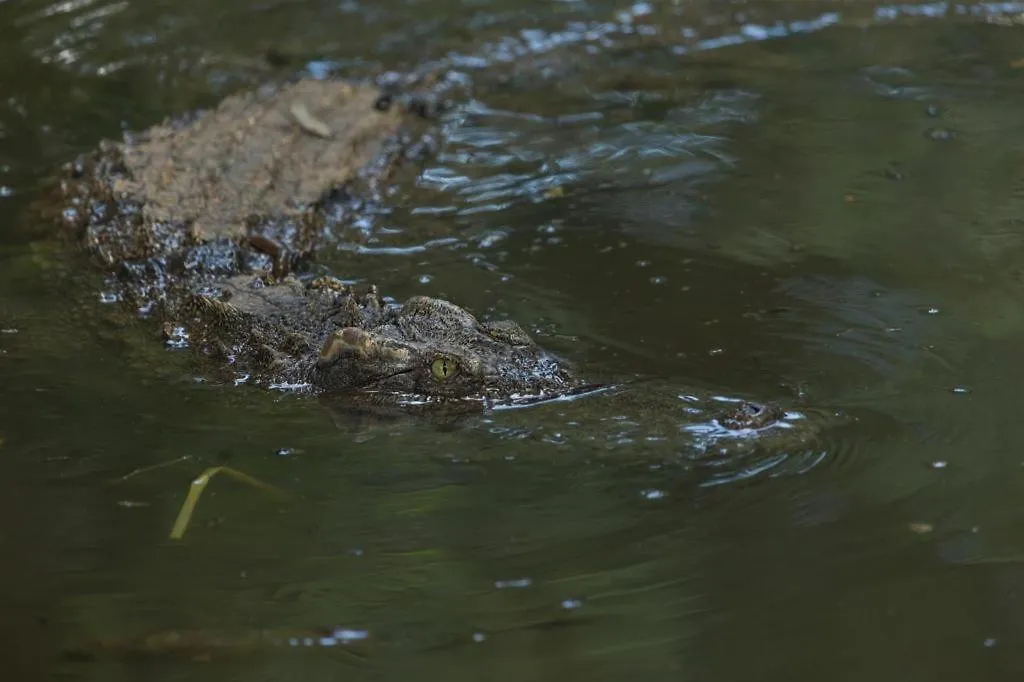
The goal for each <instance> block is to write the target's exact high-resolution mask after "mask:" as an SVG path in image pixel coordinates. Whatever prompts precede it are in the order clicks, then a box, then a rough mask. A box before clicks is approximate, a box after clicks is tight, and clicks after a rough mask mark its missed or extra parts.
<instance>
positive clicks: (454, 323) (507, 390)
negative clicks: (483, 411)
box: [313, 296, 585, 404]
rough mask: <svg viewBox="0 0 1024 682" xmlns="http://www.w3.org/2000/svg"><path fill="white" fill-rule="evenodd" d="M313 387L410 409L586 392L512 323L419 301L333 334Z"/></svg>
mask: <svg viewBox="0 0 1024 682" xmlns="http://www.w3.org/2000/svg"><path fill="white" fill-rule="evenodd" d="M313 383H314V385H316V386H317V387H319V388H321V389H322V390H324V391H325V392H328V393H334V394H338V393H358V394H361V395H363V396H373V397H374V399H375V400H376V401H379V402H390V401H393V400H397V401H399V402H403V403H407V404H417V403H437V402H444V403H451V402H453V401H471V402H482V403H487V404H493V403H521V402H531V401H536V400H543V399H546V398H551V397H557V396H561V395H566V394H569V393H573V392H576V391H579V390H581V389H583V388H585V384H584V383H583V381H581V380H580V378H579V377H577V376H576V375H575V373H574V372H573V371H572V370H571V369H570V368H569V367H568V366H566V365H565V364H564V363H563V361H561V360H560V359H558V358H556V357H555V356H554V355H552V354H550V353H548V352H547V351H545V350H543V349H542V348H540V347H539V346H538V345H537V344H536V343H534V341H533V339H531V338H530V336H529V335H528V334H527V333H526V332H525V331H523V329H522V328H521V327H520V326H519V325H518V324H516V323H515V322H511V321H499V322H481V321H479V320H477V319H476V317H474V316H473V315H472V314H471V313H469V312H468V311H466V310H465V309H463V308H461V307H459V306H457V305H455V304H454V303H450V302H448V301H444V300H441V299H436V298H429V297H426V296H416V297H413V298H410V299H409V300H408V301H406V303H405V304H404V305H402V306H400V307H396V308H392V309H389V310H387V311H386V312H384V313H383V314H381V315H380V316H379V317H378V318H377V319H376V320H374V322H373V323H372V324H363V325H360V326H346V327H342V328H339V329H335V330H334V331H332V332H331V333H330V334H329V335H328V336H327V338H326V340H325V341H324V343H323V346H322V348H321V350H320V354H319V357H318V358H317V360H316V366H315V369H314V371H313Z"/></svg>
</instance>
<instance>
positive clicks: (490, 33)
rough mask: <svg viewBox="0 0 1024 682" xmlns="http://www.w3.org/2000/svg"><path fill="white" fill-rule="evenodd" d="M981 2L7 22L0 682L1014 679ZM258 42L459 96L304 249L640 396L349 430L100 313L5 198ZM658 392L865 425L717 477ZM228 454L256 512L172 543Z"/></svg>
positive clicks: (1010, 427) (186, 6)
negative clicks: (514, 324) (499, 320)
mask: <svg viewBox="0 0 1024 682" xmlns="http://www.w3.org/2000/svg"><path fill="white" fill-rule="evenodd" d="M933 9H934V8H933ZM989 9H990V10H992V12H994V11H995V10H999V11H1002V12H1003V14H1000V15H995V14H993V13H992V12H990V13H989V14H987V15H986V14H984V13H983V12H982V11H981V10H980V9H978V8H977V7H975V9H973V10H970V9H969V10H965V11H957V10H956V9H955V8H953V9H951V10H950V12H949V15H948V16H947V17H945V18H935V17H934V16H930V14H934V11H932V12H930V13H929V12H926V11H922V10H917V11H916V12H914V11H910V10H907V9H906V8H904V11H903V12H902V14H900V13H899V12H895V11H894V10H892V8H888V9H886V8H884V7H883V8H880V9H878V8H876V7H875V6H873V5H872V6H867V5H864V4H857V3H850V4H840V3H824V4H816V3H814V2H810V1H807V2H794V3H792V4H784V3H773V2H760V3H752V4H749V5H745V4H743V3H730V4H725V3H689V4H685V5H677V4H674V3H652V4H651V5H650V6H648V5H644V4H637V5H634V6H633V7H632V8H630V6H629V5H628V4H625V3H623V4H620V5H616V4H614V3H610V2H594V3H587V2H538V1H532V2H528V3H512V2H506V1H505V0H494V1H491V2H488V1H486V0H465V1H463V2H454V1H452V0H422V1H417V2H413V1H411V0H407V1H405V2H398V1H396V0H388V1H387V2H375V3H369V2H361V1H359V0H345V1H344V2H341V3H338V2H329V3H328V2H310V1H303V2H280V1H278V2H274V1H273V0H268V1H267V2H251V1H250V2H242V1H233V0H232V1H228V0H224V1H222V2H217V3H209V2H178V3H167V2H149V3H141V2H136V3H131V2H120V3H118V2H108V3H103V2H90V1H89V0H81V1H78V2H67V3H55V4H51V5H48V4H46V3H45V2H39V1H36V0H29V1H26V2H13V1H10V0H9V1H8V2H6V3H0V35H3V36H5V37H4V38H3V40H0V95H2V97H0V188H2V189H0V195H2V196H0V330H2V332H0V379H2V382H3V391H2V393H0V437H2V438H3V442H2V444H0V486H2V493H3V494H0V510H2V512H3V522H2V524H0V556H2V559H0V581H2V582H0V584H2V585H3V589H0V614H2V615H0V670H2V671H3V673H2V674H3V679H8V680H26V681H28V680H45V679H75V680H139V679H145V680H178V679H189V680H247V681H250V680H295V679H311V680H320V679H330V680H336V679H371V678H372V679H403V678H405V679H407V678H410V677H414V678H416V679H450V680H481V679H486V680H516V681H521V680H555V679H565V680H587V681H589V680H625V679H634V678H639V677H643V678H644V679H650V680H673V681H674V682H675V681H680V680H695V681H696V680H714V681H716V682H721V681H725V680H737V681H739V680H743V681H747V680H764V681H771V682H775V681H779V682H783V681H786V682H791V681H793V680H811V679H815V680H816V679H829V680H866V679H870V680H875V681H877V680H890V679H891V680H901V681H903V680H929V681H944V680H950V681H952V680H957V681H960V680H967V679H971V680H975V679H978V680H1000V679H1007V680H1010V679H1020V675H1021V674H1024V653H1022V652H1024V647H1022V645H1024V618H1022V616H1021V613H1022V609H1021V595H1022V591H1024V535H1022V534H1021V533H1020V530H1019V528H1020V523H1019V520H1020V518H1021V517H1022V516H1024V503H1022V500H1024V497H1022V495H1021V492H1022V490H1024V468H1022V467H1024V448H1022V445H1024V436H1021V434H1020V433H1019V432H1018V431H1017V426H1018V425H1019V422H1020V416H1019V415H1020V412H1019V407H1020V405H1021V399H1020V385H1021V378H1022V377H1024V361H1022V360H1021V352H1020V351H1021V348H1022V341H1024V290H1022V287H1024V281H1022V275H1024V269H1022V268H1024V143H1022V140H1024V117H1022V116H1021V112H1022V111H1024V69H1022V68H1019V67H1021V66H1024V62H1022V61H1021V60H1022V59H1024V40H1022V37H1024V26H1016V25H999V24H997V23H994V22H993V21H992V20H991V19H992V17H994V16H999V17H1000V18H1001V20H1002V21H1003V22H1004V23H1009V24H1012V21H1011V20H1012V17H1013V14H1012V13H1013V12H1020V11H1024V6H1014V5H1000V6H998V7H996V6H991V7H990V8H989ZM840 12H841V14H830V13H840ZM896 14H899V16H898V17H897V18H896V19H895V20H893V19H892V16H894V15H896ZM801 22H802V23H801ZM758 27H761V28H758ZM764 27H769V29H771V30H769V29H766V28H764ZM772 27H775V28H779V27H781V28H780V29H779V30H775V29H772ZM782 29H785V30H782ZM269 46H278V47H280V48H281V49H284V50H286V51H290V52H293V53H295V52H301V53H302V54H306V55H315V60H314V61H310V62H308V63H305V62H303V63H300V64H299V65H298V66H297V67H296V68H299V69H301V68H308V69H310V70H312V71H313V72H314V73H318V74H319V73H326V72H335V73H342V74H344V73H356V74H363V73H367V72H370V71H374V70H378V69H392V68H394V69H408V68H415V67H416V66H418V65H422V64H424V63H426V62H430V61H437V60H441V61H443V63H446V64H447V65H448V66H449V67H450V68H452V69H455V70H457V71H459V72H460V73H462V74H463V77H464V78H465V79H466V81H467V82H471V83H472V84H473V87H474V90H473V91H474V93H475V95H474V97H473V98H472V99H471V100H468V101H461V102H460V103H459V106H458V107H456V108H455V109H454V110H453V111H452V112H450V113H448V114H446V116H445V119H444V121H443V122H442V126H441V129H440V130H439V132H438V138H439V140H440V141H441V143H442V144H441V153H440V155H439V156H438V158H436V159H434V160H432V161H430V162H429V163H428V164H426V166H425V167H424V168H423V169H421V172H420V173H419V175H418V176H417V177H414V178H407V179H406V180H407V181H405V182H403V184H400V185H399V186H398V187H397V189H396V192H395V194H394V196H393V203H392V204H390V205H389V207H388V209H389V210H388V212H386V213H384V214H383V215H377V216H374V217H372V219H368V220H367V221H366V223H365V225H363V226H362V228H363V229H361V230H359V229H353V230H352V231H351V233H349V234H345V235H341V239H342V242H341V243H340V244H339V247H338V249H337V250H336V251H334V252H330V253H326V254H323V258H322V261H323V262H324V263H325V264H327V265H329V266H330V267H332V268H333V269H334V270H336V271H338V272H339V273H344V274H345V275H346V276H350V277H357V278H362V279H365V280H373V281H375V282H377V283H378V285H379V286H380V288H381V290H382V291H384V292H387V293H389V294H391V295H392V296H395V297H396V298H403V297H405V296H408V295H410V294H414V293H425V294H431V295H440V296H446V297H449V298H451V299H453V300H455V301H457V302H458V303H460V304H462V305H464V306H466V307H468V308H470V309H472V310H474V311H476V312H478V313H480V314H499V315H508V316H510V317H513V318H515V319H517V320H518V321H520V322H521V323H522V324H523V325H524V326H526V327H527V328H529V329H531V330H533V331H534V333H535V334H536V335H537V336H538V337H539V338H540V340H541V341H542V343H543V344H544V345H545V346H548V347H550V348H552V349H554V350H556V351H558V352H559V353H561V354H562V355H564V356H566V357H568V358H570V359H571V360H573V361H574V362H576V363H577V364H578V365H579V366H580V367H581V368H582V370H583V372H584V373H585V374H586V375H588V376H591V377H594V378H595V379H597V378H600V379H602V380H608V381H613V382H630V381H632V380H637V381H638V383H636V384H635V385H633V386H632V387H629V388H626V389H625V390H623V391H620V392H618V393H609V394H600V395H595V396H589V397H587V398H585V399H581V400H576V401H572V402H562V403H554V404H547V405H543V406H538V407H533V408H530V409H523V410H511V411H500V412H496V413H493V414H487V415H482V416H479V417H475V418H472V419H469V420H467V421H466V422H463V423H461V424H459V425H458V426H457V427H455V428H442V427H439V426H437V425H435V424H431V423H429V422H424V421H416V420H409V421H398V422H395V423H391V424H383V425H381V424H372V425H371V424H364V423H357V422H353V421H352V420H351V418H347V417H343V416H332V414H331V413H330V412H329V411H328V410H326V409H325V407H324V406H323V405H321V404H320V403H318V402H316V401H313V400H308V399H301V398H296V397H294V396H289V395H283V394H278V393H270V392H264V391H258V390H253V389H248V388H246V387H244V386H243V387H237V388H235V387H226V386H217V385H212V384H210V383H206V382H197V381H196V379H195V367H194V366H193V365H192V364H191V363H190V362H189V359H188V357H187V356H186V355H185V354H182V353H175V352H172V351H169V350H165V349H164V348H163V346H162V345H161V343H160V341H159V339H158V337H157V335H156V334H155V333H154V330H153V329H151V328H150V327H147V326H146V325H145V324H144V323H141V322H140V323H137V324H126V323H125V320H124V318H123V317H121V316H119V315H118V314H117V312H116V310H115V307H114V306H110V305H107V304H104V303H102V302H101V296H100V293H101V292H102V291H103V283H102V281H101V279H100V277H99V276H98V275H97V274H96V273H95V271H91V270H89V269H88V262H87V261H86V260H85V259H84V258H81V257H79V256H76V255H73V254H70V255H69V254H68V253H66V252H64V251H61V249H60V248H59V247H58V246H55V245H54V244H53V243H52V242H49V241H46V240H45V239H43V238H42V236H41V235H45V230H44V229H43V227H42V226H40V225H38V224H34V223H33V221H31V220H26V214H25V207H26V205H27V203H28V202H29V201H31V200H32V199H33V198H35V197H36V193H37V192H38V191H39V189H38V188H39V187H40V185H41V183H42V182H43V181H44V179H45V177H46V175H47V173H48V172H50V171H51V170H52V169H53V168H55V167H56V166H57V165H58V164H59V163H61V162H63V161H66V160H68V159H69V158H72V157H73V156H74V154H76V153H78V152H82V151H85V150H88V149H89V148H91V147H92V146H94V145H95V144H96V143H97V142H98V141H99V140H100V139H101V138H102V137H116V136H118V135H120V132H121V130H122V127H127V128H132V129H134V128H143V127H145V126H147V125H149V124H151V123H154V122H155V121H157V120H159V119H160V118H162V117H163V116H164V115H166V114H169V113H179V112H183V111H186V110H188V109H190V108H193V107H196V106H202V105H207V104H209V103H211V102H214V101H216V99H218V98H219V97H222V96H224V95H225V94H227V93H229V92H232V91H234V90H237V89H238V88H242V87H246V86H249V85H253V84H256V83H259V82H261V81H263V80H266V79H268V78H272V77H273V76H274V75H275V74H274V73H272V72H271V71H269V70H268V69H267V68H266V67H265V66H263V65H262V63H261V61H260V56H261V54H262V53H263V51H264V50H265V49H266V48H267V47H269ZM555 188H558V189H557V190H555ZM553 190H554V191H553ZM694 386H697V387H700V388H702V389H704V390H710V391H712V392H716V393H719V394H721V395H726V396H737V395H743V396H752V397H755V398H759V399H780V400H790V401H792V400H793V399H794V397H795V395H796V394H797V393H799V394H801V395H802V396H803V398H802V400H803V403H802V404H804V405H806V406H807V407H808V409H822V410H841V411H843V412H845V413H847V414H849V415H852V416H854V417H856V419H855V420H854V421H853V422H852V423H850V424H847V425H845V426H843V427H842V428H836V429H834V430H831V431H829V432H827V433H825V434H823V435H822V437H821V439H820V440H819V441H818V442H816V443H815V446H814V447H813V448H795V449H792V450H790V449H786V448H781V449H777V450H771V451H755V452H750V453H746V454H743V455H738V454H730V455H727V456H720V455H716V453H715V451H714V449H713V448H712V449H708V450H701V449H699V448H697V447H696V446H695V443H694V440H693V438H692V436H691V435H690V434H688V433H687V432H686V431H685V428H684V427H685V421H684V419H683V409H684V407H685V404H686V403H685V400H684V399H683V398H684V396H685V395H686V393H687V391H688V389H689V388H690V387H694ZM221 464H224V465H228V466H231V467H235V468H237V469H240V470H243V471H245V472H247V473H249V474H251V475H254V476H257V477H259V478H260V479H262V480H265V481H267V482H270V483H273V484H274V485H277V486H279V487H281V488H283V489H284V490H286V491H287V492H288V493H290V495H291V500H290V501H288V502H284V503H279V502H275V501H273V500H272V499H270V498H268V497H266V496H264V495H262V494H261V493H259V492H258V491H255V490H252V489H250V488H247V487H245V486H242V485H239V484H238V483H236V482H234V481H231V480H229V479H226V478H224V479H221V478H215V479H214V480H213V483H212V484H211V486H210V488H209V490H208V491H207V493H206V494H205V495H204V497H203V498H202V501H201V503H200V504H199V506H198V509H197V512H196V517H195V519H194V523H193V526H192V527H191V529H190V530H189V532H188V534H187V535H186V536H185V538H184V539H183V540H182V541H180V542H175V541H172V540H169V539H168V533H169V531H170V528H171V524H172V523H173V521H174V518H175V515H176V513H177V511H178V508H179V506H180V505H181V503H182V501H183V499H184V496H185V493H186V491H187V489H188V486H189V483H190V481H191V480H192V478H193V477H195V476H196V475H197V474H199V473H200V472H201V471H202V470H203V469H205V468H206V467H209V466H216V465H221ZM153 465H162V466H157V467H154V468H152V469H146V470H144V471H137V470H139V469H142V468H144V467H151V466H153ZM317 628H320V629H322V632H324V633H331V632H332V631H333V630H334V629H336V628H341V629H343V630H345V632H339V633H338V635H339V636H343V637H342V638H343V639H344V638H349V639H351V638H352V637H353V636H355V639H354V640H353V641H348V642H341V641H340V640H338V638H337V637H335V640H337V641H335V640H328V641H327V642H326V643H328V644H330V643H334V644H335V646H320V645H319V642H314V644H315V645H314V646H310V647H307V646H305V644H304V642H303V640H302V635H301V634H300V635H299V640H298V642H297V644H298V645H297V646H291V645H289V643H288V641H287V637H288V636H289V634H288V633H294V632H299V633H302V632H307V631H311V630H310V629H317ZM260 629H268V630H272V631H274V632H275V633H278V634H282V633H283V634H282V636H283V637H284V638H285V641H284V642H283V645H282V646H280V647H273V646H262V647H256V648H255V650H249V649H246V648H245V646H244V645H245V644H246V643H247V642H248V641H251V639H252V637H253V633H255V632H257V631H258V630H260ZM168 632H181V633H207V634H205V635H200V640H199V644H198V646H197V647H195V648H194V649H192V650H190V651H187V652H177V653H168V654H166V655H142V654H143V653H144V652H142V651H141V650H142V649H144V648H145V647H144V646H142V645H140V644H139V640H138V638H142V637H145V636H147V635H152V634H155V633H168ZM212 632H222V633H226V634H225V635H223V636H224V637H225V638H226V639H225V640H222V641H220V644H225V643H229V644H234V645H235V646H233V647H232V646H219V645H217V644H218V642H217V641H215V640H214V639H213V637H214V636H213V635H211V634H209V633H212ZM204 638H205V639H204ZM97 642H102V643H106V644H107V645H108V648H107V649H103V648H102V647H100V646H99V645H98V644H97ZM151 648H152V647H151Z"/></svg>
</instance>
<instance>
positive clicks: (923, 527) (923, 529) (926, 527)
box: [907, 522, 935, 535]
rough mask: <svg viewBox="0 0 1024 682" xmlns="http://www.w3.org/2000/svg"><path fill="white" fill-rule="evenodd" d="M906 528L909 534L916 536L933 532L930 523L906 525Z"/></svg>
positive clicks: (933, 528)
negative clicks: (915, 534)
mask: <svg viewBox="0 0 1024 682" xmlns="http://www.w3.org/2000/svg"><path fill="white" fill-rule="evenodd" d="M907 528H908V529H909V530H910V532H911V533H917V534H918V535H927V534H928V533H931V532H932V531H933V530H935V526H933V525H932V524H930V523H923V522H915V523H909V524H907Z"/></svg>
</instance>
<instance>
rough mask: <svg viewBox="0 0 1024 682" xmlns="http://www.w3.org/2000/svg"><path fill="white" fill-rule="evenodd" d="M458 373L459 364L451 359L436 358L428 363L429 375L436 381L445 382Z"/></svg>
mask: <svg viewBox="0 0 1024 682" xmlns="http://www.w3.org/2000/svg"><path fill="white" fill-rule="evenodd" d="M458 371H459V363H457V362H456V361H455V360H452V359H451V358H437V359H435V360H434V361H433V362H432V363H430V373H431V374H433V375H434V378H435V379H437V380H438V381H445V380H446V379H451V378H452V377H453V376H455V373H456V372H458Z"/></svg>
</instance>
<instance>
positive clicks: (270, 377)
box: [57, 79, 785, 430]
mask: <svg viewBox="0 0 1024 682" xmlns="http://www.w3.org/2000/svg"><path fill="white" fill-rule="evenodd" d="M406 86H407V87H406V93H405V94H403V95H401V96H399V97H396V96H395V95H394V93H384V92H382V91H381V90H379V89H378V88H376V87H375V86H372V85H369V84H352V83H343V82H338V81H329V80H324V81H321V80H311V79H302V80H298V81H296V82H292V83H287V84H283V85H276V86H266V87H264V88H261V89H259V90H258V91H255V92H248V93H242V94H239V95H232V96H230V97H228V98H226V99H225V100H223V101H222V102H221V103H220V104H219V105H218V106H217V107H216V108H214V109H212V110H209V111H205V112H199V113H198V114H195V115H192V116H188V117H183V118H180V119H175V120H168V121H165V122H164V123H162V124H159V125H156V126H154V127H152V128H150V129H149V130H148V131H145V132H143V133H142V134H139V135H134V136H128V137H127V138H126V139H125V141H123V142H119V143H110V142H105V143H103V144H101V145H100V147H99V148H98V149H97V151H96V152H94V153H93V154H91V155H87V156H86V157H83V158H81V159H79V160H77V161H76V162H75V163H72V164H69V165H68V166H67V167H66V169H65V171H66V172H65V174H64V177H62V179H61V183H60V192H59V196H58V201H57V204H58V206H57V208H58V211H59V215H60V217H61V219H62V220H63V221H64V223H65V224H66V225H68V226H69V227H71V228H72V229H73V230H74V234H75V237H76V239H77V240H78V241H79V242H80V243H82V244H83V245H84V246H85V247H86V248H87V250H89V251H90V252H91V253H93V254H94V255H95V256H97V257H98V258H99V260H100V261H101V262H102V263H104V264H105V265H106V266H107V268H108V271H109V273H110V274H111V276H112V277H111V280H112V284H113V285H114V286H115V287H116V288H117V290H118V292H119V294H120V295H121V297H122V298H123V299H124V300H126V301H127V302H129V303H130V304H132V305H134V306H135V307H136V308H137V309H138V311H139V312H140V313H141V314H142V315H144V316H149V317H156V318H157V319H159V320H160V321H161V322H162V324H163V329H164V333H165V338H166V340H167V341H168V344H169V345H171V346H174V347H186V346H187V347H190V348H192V349H194V350H198V351H199V352H200V354H201V355H203V356H206V357H208V358H212V359H214V360H216V361H217V364H216V366H217V367H219V368H221V369H226V370H227V371H228V372H229V373H230V374H231V375H232V379H233V380H235V381H236V382H237V381H239V380H240V379H241V380H244V381H246V382H247V383H253V384H259V385H264V386H275V387H282V388H294V389H301V390H308V391H311V392H317V393H321V394H326V395H328V396H330V397H332V398H343V399H344V400H345V401H346V402H348V403H349V404H350V405H355V406H367V407H370V408H379V407H389V408H391V407H395V406H399V407H409V406H413V405H427V406H431V405H438V404H441V403H443V404H445V405H448V406H451V405H453V404H454V405H457V406H468V407H471V408H477V407H481V406H483V407H487V406H492V405H496V404H519V403H522V402H532V401H536V400H543V399H548V398H555V397H560V396H566V395H570V394H575V393H579V392H581V391H585V390H587V389H588V388H591V387H593V384H590V383H588V382H587V381H585V380H584V379H583V378H582V377H581V376H580V375H579V374H577V373H576V371H575V370H574V369H573V368H572V367H570V366H569V365H568V364H567V363H566V362H565V361H564V360H562V359H560V358H557V357H556V356H554V355H553V354H551V353H550V352H548V351H546V350H545V349H543V348H541V347H539V346H538V345H537V344H536V343H535V342H534V341H533V339H531V338H530V336H529V335H528V334H527V333H526V332H525V331H524V330H523V329H522V328H521V327H520V326H519V325H518V324H516V323H515V322H512V321H507V320H500V321H483V320H479V319H477V318H476V317H475V316H474V315H473V314H472V313H471V312H469V311H467V310H465V309H464V308H461V307H460V306H458V305H456V304H454V303H452V302H449V301H445V300H441V299H437V298H430V297H426V296H416V297H413V298H410V299H409V300H408V301H406V302H405V303H403V304H388V303H386V302H385V300H384V299H383V298H382V297H381V296H380V295H378V293H377V290H376V288H375V287H373V286H369V287H366V288H365V289H364V290H363V291H362V292H357V291H356V290H355V289H354V288H353V287H351V286H348V285H346V284H344V283H343V282H341V281H340V280H338V279H335V278H333V277H316V278H314V277H313V276H312V275H308V274H304V273H306V272H307V271H308V268H306V267H305V266H306V265H307V263H308V262H309V261H310V260H312V259H313V257H314V256H315V254H316V252H317V250H318V249H319V248H321V247H322V246H324V245H326V244H328V243H330V240H331V238H332V235H333V234H334V233H335V231H336V230H337V229H339V228H343V227H344V226H345V224H347V223H350V222H351V221H353V220H354V219H357V218H358V217H359V216H360V215H366V213H367V212H368V210H369V209H370V208H372V205H373V204H374V203H375V202H377V201H379V199H380V196H381V193H382V191H383V190H384V189H385V187H386V186H387V184H388V183H389V182H390V181H391V180H392V178H393V176H394V174H395V173H396V171H398V170H399V168H400V167H401V166H402V165H403V163H404V162H406V161H408V160H410V159H415V158H418V157H419V156H421V155H422V153H423V152H424V150H429V148H430V144H429V143H428V141H429V140H430V139H431V137H430V134H429V130H428V129H424V124H423V119H424V113H425V111H426V110H427V108H426V107H424V106H422V102H421V101H420V100H417V99H416V98H417V97H419V96H420V95H422V94H423V90H424V89H425V88H426V86H424V85H423V84H422V83H416V82H410V83H407V84H406ZM430 88H432V89H433V91H432V92H430V93H429V94H428V95H427V97H429V98H433V99H434V101H436V99H437V97H438V92H439V90H438V87H437V86H436V83H435V84H433V85H431V86H430ZM401 102H405V104H404V105H402V104H401ZM721 416H722V422H721V423H722V425H723V426H724V427H725V428H726V429H729V430H744V429H758V430H763V429H765V428H766V427H770V426H772V425H773V424H782V423H783V422H784V421H785V413H784V412H783V411H782V410H780V409H778V408H775V407H771V406H764V405H760V404H755V403H743V404H742V405H741V406H739V407H736V406H732V407H729V408H727V409H725V410H723V414H722V415H721Z"/></svg>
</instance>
